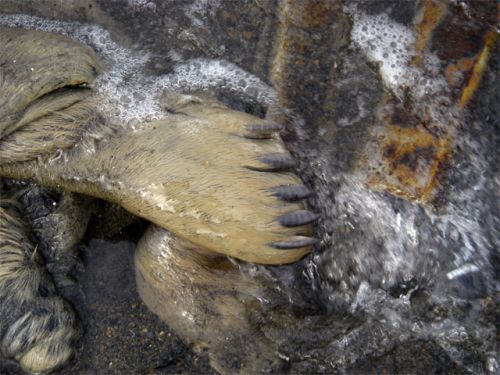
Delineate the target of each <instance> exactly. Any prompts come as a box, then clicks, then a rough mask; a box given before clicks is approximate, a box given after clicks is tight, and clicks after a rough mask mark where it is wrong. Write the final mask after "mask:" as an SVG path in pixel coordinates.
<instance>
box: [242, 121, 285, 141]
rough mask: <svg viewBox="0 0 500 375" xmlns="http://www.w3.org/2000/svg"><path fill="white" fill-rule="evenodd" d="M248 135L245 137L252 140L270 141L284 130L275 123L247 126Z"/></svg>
mask: <svg viewBox="0 0 500 375" xmlns="http://www.w3.org/2000/svg"><path fill="white" fill-rule="evenodd" d="M245 128H246V130H247V131H248V133H246V134H245V135H244V136H245V137H246V138H250V139H269V138H271V137H272V136H273V134H274V133H278V132H279V131H281V130H282V129H283V125H281V124H278V123H275V122H267V123H263V124H248V125H246V126H245Z"/></svg>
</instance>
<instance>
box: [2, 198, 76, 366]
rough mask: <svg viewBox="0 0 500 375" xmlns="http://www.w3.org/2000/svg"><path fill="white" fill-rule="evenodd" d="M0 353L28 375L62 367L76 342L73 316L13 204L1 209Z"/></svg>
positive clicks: (12, 202)
mask: <svg viewBox="0 0 500 375" xmlns="http://www.w3.org/2000/svg"><path fill="white" fill-rule="evenodd" d="M0 322H1V324H0V351H1V354H2V355H3V356H4V357H7V358H15V359H16V360H17V361H19V363H20V365H21V366H22V367H23V368H24V369H26V370H28V371H31V372H45V371H48V370H52V369H54V368H57V367H59V366H61V365H63V364H64V363H65V362H66V361H67V360H68V359H69V358H70V357H71V355H72V343H73V342H74V341H75V339H76V338H77V337H78V330H77V328H76V320H75V314H74V312H73V310H72V309H71V307H70V306H69V305H68V304H67V303H66V302H65V301H64V300H63V299H62V298H60V297H59V296H58V295H57V293H56V291H55V288H54V286H53V284H52V282H51V280H50V277H49V275H48V274H47V272H46V271H45V270H44V268H43V267H42V264H41V259H40V256H39V255H38V253H37V248H36V246H35V245H34V244H33V243H32V242H31V241H30V236H29V232H28V230H27V225H26V222H24V220H23V218H22V216H21V214H20V208H19V206H18V204H17V202H15V201H11V200H9V199H6V198H5V197H2V200H1V207H0Z"/></svg>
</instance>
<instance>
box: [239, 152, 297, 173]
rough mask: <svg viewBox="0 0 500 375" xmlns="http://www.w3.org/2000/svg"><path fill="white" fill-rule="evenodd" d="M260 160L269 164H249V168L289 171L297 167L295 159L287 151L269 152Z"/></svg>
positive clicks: (265, 170)
mask: <svg viewBox="0 0 500 375" xmlns="http://www.w3.org/2000/svg"><path fill="white" fill-rule="evenodd" d="M259 161H260V162H261V163H263V164H267V166H258V167H256V166H249V167H248V168H250V169H252V170H254V171H260V172H280V171H288V170H290V169H293V168H294V167H295V160H294V159H293V158H292V157H291V156H290V155H289V154H286V153H277V154H269V155H266V156H261V157H260V158H259Z"/></svg>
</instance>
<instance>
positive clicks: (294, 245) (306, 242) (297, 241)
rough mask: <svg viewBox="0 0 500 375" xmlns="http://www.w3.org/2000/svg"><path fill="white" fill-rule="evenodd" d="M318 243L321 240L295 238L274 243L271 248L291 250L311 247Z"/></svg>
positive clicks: (302, 237) (303, 237)
mask: <svg viewBox="0 0 500 375" xmlns="http://www.w3.org/2000/svg"><path fill="white" fill-rule="evenodd" d="M318 241H319V240H318V239H317V238H314V237H305V236H294V237H290V238H289V239H287V240H284V241H278V242H273V243H271V244H269V246H271V247H274V248H275V249H279V250H289V249H298V248H301V247H306V246H311V245H314V244H316V243H317V242H318Z"/></svg>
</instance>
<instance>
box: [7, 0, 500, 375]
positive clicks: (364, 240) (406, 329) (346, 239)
mask: <svg viewBox="0 0 500 375" xmlns="http://www.w3.org/2000/svg"><path fill="white" fill-rule="evenodd" d="M130 3H133V4H132V5H133V6H137V7H149V8H151V7H152V6H151V5H148V4H153V5H154V2H147V1H134V2H132V1H130ZM203 4H204V2H199V7H198V8H196V7H194V8H189V9H186V12H187V16H188V17H189V18H190V19H191V21H192V22H193V24H198V26H200V25H203V23H204V22H203V17H202V15H203V14H204V12H207V10H206V9H205V8H203ZM132 5H131V6H132ZM347 11H348V12H349V13H350V14H351V17H352V21H353V28H352V32H351V39H352V42H351V43H352V44H351V48H353V49H356V50H357V51H359V53H360V54H361V55H362V56H364V57H365V58H366V59H367V60H369V61H371V62H375V63H378V64H379V69H380V70H379V71H380V76H381V78H382V83H383V85H384V88H385V90H388V91H391V92H393V93H394V95H396V96H398V97H402V96H403V95H404V92H405V90H408V89H409V90H411V91H412V94H413V96H414V97H415V98H417V99H419V100H421V102H419V103H417V107H418V106H420V107H421V109H422V111H424V110H426V111H428V112H429V113H430V116H431V117H432V118H433V119H434V120H435V121H434V123H435V124H437V125H436V126H437V127H438V129H437V130H442V131H446V132H449V133H450V134H451V135H453V139H454V140H455V144H454V146H453V150H454V153H453V162H452V165H453V167H452V169H451V171H450V186H451V187H450V190H451V193H450V194H449V195H448V196H447V198H446V200H445V202H444V203H443V204H442V205H441V206H440V207H439V208H438V209H435V208H433V207H430V206H426V205H421V204H418V203H415V202H413V201H409V200H405V199H401V198H397V197H394V196H391V195H389V194H387V193H384V192H379V191H375V190H373V189H371V188H369V187H367V186H366V184H365V183H364V181H365V180H366V177H367V173H368V171H367V168H358V169H355V170H352V171H347V172H346V171H345V170H339V169H336V168H335V162H332V160H331V159H330V157H329V155H330V153H329V150H328V149H326V148H325V146H322V145H318V144H315V142H314V139H307V140H301V141H297V142H295V143H294V142H291V143H289V147H290V148H291V149H292V150H293V151H294V153H295V154H296V155H298V156H299V157H300V159H301V163H300V164H301V175H303V176H306V179H307V180H308V181H309V182H310V183H311V184H312V186H314V190H315V193H316V196H317V198H316V199H315V200H314V199H313V201H312V202H311V204H312V205H314V206H316V208H317V209H318V210H319V211H320V212H321V213H322V219H321V220H320V223H319V225H318V229H317V232H318V233H317V235H318V236H320V238H321V244H320V245H319V246H318V248H317V249H316V251H315V252H314V254H312V255H311V256H310V257H308V258H306V259H305V260H304V261H302V262H301V264H300V265H297V266H288V267H282V268H279V269H276V268H274V269H269V268H266V267H260V266H254V265H241V272H246V273H249V274H252V275H259V276H262V277H264V278H267V279H271V280H273V281H275V282H276V290H277V291H278V292H279V293H281V294H282V295H284V296H286V297H287V299H288V301H289V303H290V304H291V305H295V306H299V307H300V306H304V305H307V306H310V305H314V306H315V308H317V309H319V310H318V311H321V314H319V313H318V312H317V311H316V312H315V313H314V314H312V315H311V316H309V317H305V318H304V317H301V318H296V319H295V320H293V321H292V322H291V324H295V325H296V328H297V330H298V331H299V332H300V333H299V334H296V333H295V332H292V330H291V329H290V327H285V326H282V327H280V324H283V325H284V323H283V322H276V321H274V322H272V324H270V327H267V329H269V332H268V335H269V336H270V337H271V338H272V339H273V340H275V341H276V342H281V343H282V348H283V350H282V353H281V355H283V356H285V357H286V358H289V359H290V361H291V363H293V366H292V369H294V370H295V371H310V370H311V369H315V370H317V371H319V372H324V373H328V372H330V371H333V370H338V371H342V370H345V369H347V368H349V366H352V365H353V364H355V363H356V362H357V361H359V360H360V359H366V358H372V357H378V356H380V355H381V354H382V353H387V352H390V351H391V350H394V348H397V347H398V346H400V345H411V344H408V343H413V342H419V341H424V342H430V343H434V344H435V345H436V347H437V348H438V349H439V350H442V351H443V353H444V354H445V355H446V356H448V357H449V358H450V359H451V361H452V362H455V363H457V364H458V365H460V366H463V368H464V369H465V370H466V371H469V372H470V373H477V371H483V372H489V373H495V372H497V371H498V363H497V359H496V340H495V332H496V327H495V321H494V319H491V314H492V310H493V311H495V306H496V304H495V303H496V302H495V301H494V298H495V297H494V296H495V295H497V294H498V292H499V283H498V277H497V272H498V269H497V267H498V266H497V264H496V263H495V259H498V248H499V245H500V236H499V228H500V219H499V217H498V192H499V191H500V177H499V175H498V170H497V169H496V167H495V160H496V159H495V158H497V156H496V155H495V153H496V150H497V149H496V147H495V144H494V142H495V137H496V136H498V134H495V130H494V127H492V129H493V130H488V124H490V123H492V122H491V121H489V120H488V119H486V118H484V117H481V115H479V114H478V115H475V114H467V113H466V114H464V113H459V112H458V111H457V110H456V109H455V108H452V107H451V106H449V100H448V97H449V96H450V89H449V87H447V84H446V81H445V79H444V77H442V76H440V73H439V70H438V69H437V67H438V66H439V64H440V61H439V59H438V57H437V56H435V55H433V54H429V55H428V56H426V58H425V62H424V65H423V67H420V68H417V67H414V66H411V67H410V61H411V59H412V57H413V56H414V55H415V51H413V50H412V43H413V42H414V40H415V36H414V35H413V31H412V30H411V29H410V28H408V27H407V26H404V25H402V24H399V23H397V22H395V21H393V20H391V18H390V17H389V16H388V15H387V14H379V15H367V14H365V13H364V12H362V11H360V10H358V9H356V8H354V7H351V8H349V9H348V10H347ZM0 24H1V25H9V26H19V27H25V28H32V29H40V30H45V31H52V32H58V33H62V34H65V35H69V36H71V37H73V38H76V39H77V40H79V41H81V42H83V43H85V44H87V45H89V46H90V47H91V48H93V49H94V50H95V51H96V52H97V53H98V54H99V56H101V58H102V59H103V60H104V62H105V63H106V65H107V71H106V73H105V74H104V75H103V76H101V77H100V78H98V80H97V81H96V83H95V87H96V89H97V90H98V91H99V92H101V93H103V94H104V96H105V97H106V98H107V102H105V103H103V107H104V110H105V112H106V113H108V114H109V116H111V117H113V118H114V122H117V123H121V124H123V125H124V126H132V127H137V126H147V122H148V121H150V120H153V119H157V118H159V117H164V116H168V114H167V113H166V112H165V111H164V109H163V108H162V107H161V102H160V96H161V94H162V93H163V92H165V91H183V92H195V91H198V90H209V89H210V90H213V91H215V92H217V93H220V94H224V95H230V96H234V97H236V98H238V99H240V100H242V101H244V102H247V103H249V104H259V105H262V106H264V107H269V106H271V105H275V104H276V93H275V91H274V90H273V89H272V87H270V86H269V85H267V84H266V83H265V82H263V81H262V80H260V79H259V78H258V77H256V76H254V75H252V74H250V73H248V72H246V71H244V70H243V69H241V68H239V67H238V66H236V65H235V64H233V63H231V62H228V61H224V60H210V59H205V58H198V59H191V60H187V61H184V60H183V59H182V58H180V57H179V58H178V59H177V60H178V61H177V63H176V65H175V66H174V69H173V71H172V72H171V73H169V74H165V75H161V76H151V75H148V74H147V73H145V71H146V66H147V64H148V62H149V61H150V58H151V56H150V54H149V53H147V52H144V51H137V50H136V51H132V50H130V49H127V48H125V47H123V46H120V45H118V44H117V43H116V42H115V41H114V40H113V39H112V37H111V35H110V33H109V32H108V31H106V30H105V29H104V28H101V27H98V26H95V25H87V24H79V23H74V22H71V23H69V22H61V21H49V20H46V19H42V18H37V17H33V16H26V15H9V16H1V17H0ZM355 78H356V77H352V79H353V80H354V79H355ZM357 106H358V108H357V110H358V112H359V113H362V112H363V111H367V109H366V105H365V103H363V102H362V101H358V103H357ZM343 121H344V126H346V127H348V126H349V125H350V119H349V118H348V117H346V118H345V119H344V120H343ZM493 123H494V121H493ZM141 124H146V125H141ZM295 126H296V128H297V129H296V131H297V133H298V134H303V135H304V137H306V138H307V137H308V135H309V130H308V129H307V125H306V124H304V123H303V122H302V121H301V120H300V118H297V121H296V123H295ZM440 127H441V128H440ZM379 130H380V129H377V127H375V128H373V129H371V131H372V132H374V133H376V132H377V131H379ZM365 147H366V148H367V149H370V147H374V146H373V145H370V144H367V145H366V146H365ZM297 270H299V271H297ZM262 303H263V304H264V305H265V304H266V302H265V301H263V302H262ZM493 314H494V313H493ZM346 317H347V318H346ZM289 323H290V322H289ZM264 325H265V323H264ZM275 326H278V327H280V328H279V329H278V328H276V327H275ZM273 328H274V329H273ZM318 335H323V340H324V342H323V343H322V344H321V347H319V346H318V345H319V344H318Z"/></svg>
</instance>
